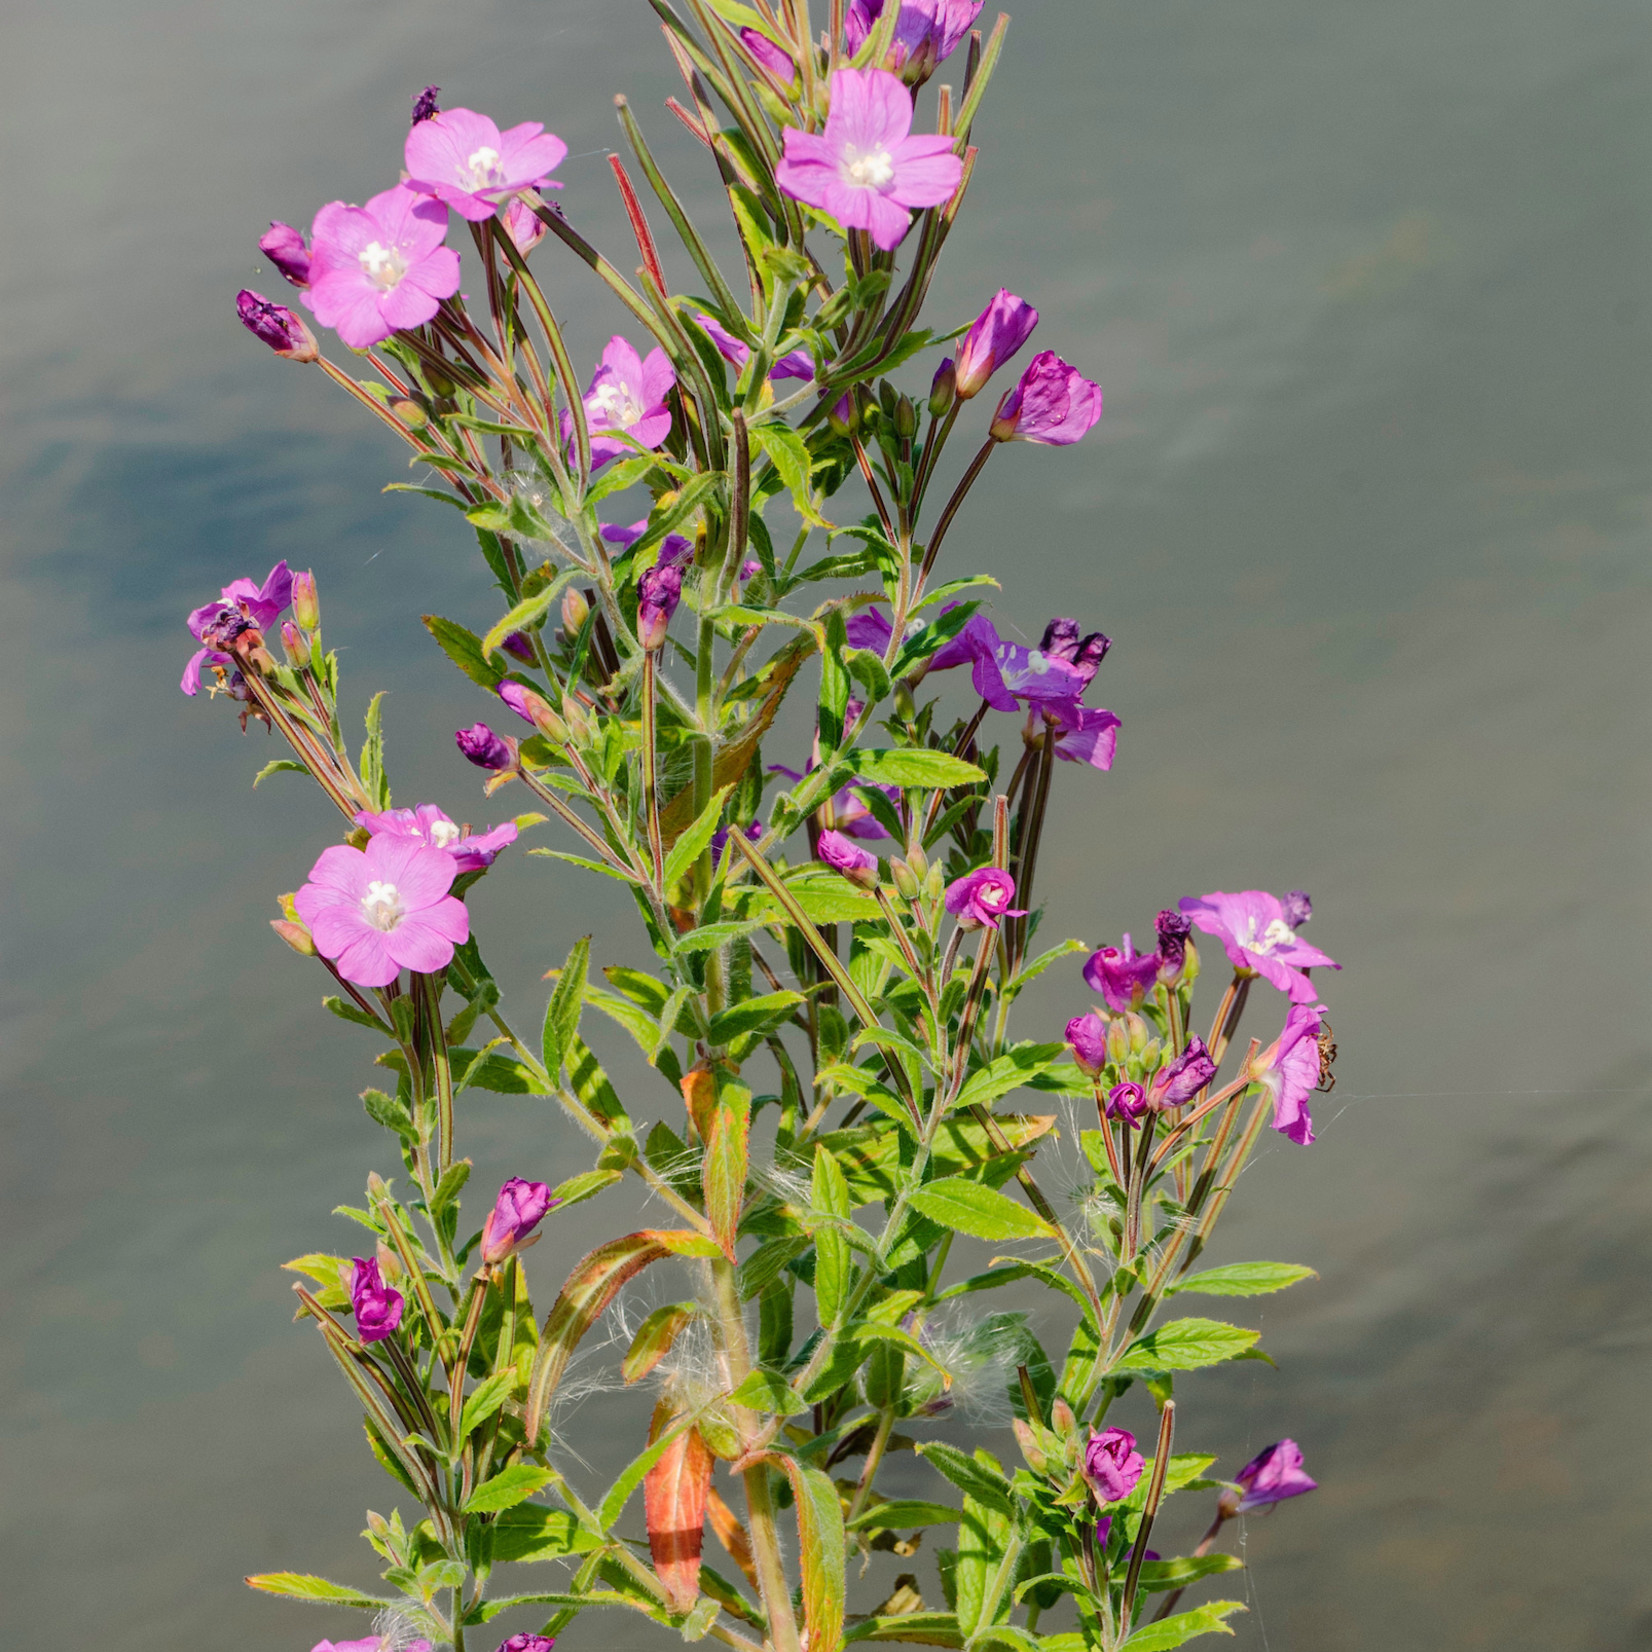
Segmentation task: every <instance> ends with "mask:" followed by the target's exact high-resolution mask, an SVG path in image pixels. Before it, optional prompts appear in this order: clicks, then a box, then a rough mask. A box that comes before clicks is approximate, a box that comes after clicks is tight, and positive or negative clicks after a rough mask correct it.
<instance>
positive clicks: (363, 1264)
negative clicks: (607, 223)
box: [350, 1256, 402, 1342]
mask: <svg viewBox="0 0 1652 1652" xmlns="http://www.w3.org/2000/svg"><path fill="white" fill-rule="evenodd" d="M352 1261H353V1263H354V1267H353V1270H352V1272H351V1274H350V1307H351V1309H352V1310H353V1311H354V1313H355V1316H356V1335H357V1337H359V1338H360V1340H361V1341H363V1342H383V1341H384V1339H385V1338H386V1337H387V1336H390V1335H391V1334H392V1333H393V1332H394V1331H395V1329H396V1327H397V1326H398V1325H400V1324H401V1322H402V1293H401V1292H400V1291H393V1290H391V1288H390V1287H389V1286H388V1285H387V1284H385V1282H384V1278H383V1276H382V1275H381V1274H380V1273H379V1264H378V1258H377V1257H373V1256H369V1257H366V1258H365V1259H364V1258H362V1257H360V1256H357V1257H353V1258H352Z"/></svg>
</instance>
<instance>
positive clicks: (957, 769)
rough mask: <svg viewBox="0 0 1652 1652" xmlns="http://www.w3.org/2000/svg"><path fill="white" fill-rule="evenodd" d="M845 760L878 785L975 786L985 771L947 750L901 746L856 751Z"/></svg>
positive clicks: (980, 780) (932, 787)
mask: <svg viewBox="0 0 1652 1652" xmlns="http://www.w3.org/2000/svg"><path fill="white" fill-rule="evenodd" d="M845 761H846V762H848V763H849V764H850V766H851V767H852V768H853V770H854V772H855V773H856V774H857V775H859V776H860V778H861V779H862V780H867V781H871V782H872V783H873V784H874V785H879V786H914V787H924V788H927V789H930V790H940V789H942V788H944V787H949V786H978V785H980V784H981V783H982V782H983V781H984V780H985V779H986V778H987V776H986V771H985V770H984V769H978V768H977V767H976V766H975V765H974V764H973V763H966V762H965V761H964V760H963V758H961V757H954V756H953V755H952V753H951V752H949V751H929V750H926V749H920V748H918V747H911V746H902V747H896V748H894V749H891V750H874V751H857V752H852V753H849V754H848V755H847V756H846V758H845Z"/></svg>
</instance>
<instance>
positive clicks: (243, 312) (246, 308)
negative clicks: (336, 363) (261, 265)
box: [235, 287, 321, 361]
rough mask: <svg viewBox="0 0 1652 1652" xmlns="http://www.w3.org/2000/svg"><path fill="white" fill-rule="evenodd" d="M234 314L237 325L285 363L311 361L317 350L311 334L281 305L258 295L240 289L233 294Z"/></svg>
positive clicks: (299, 320)
mask: <svg viewBox="0 0 1652 1652" xmlns="http://www.w3.org/2000/svg"><path fill="white" fill-rule="evenodd" d="M235 313H236V314H237V315H238V316H240V318H241V325H242V326H243V327H245V328H246V330H247V331H248V332H249V333H251V334H252V336H253V337H254V338H256V339H260V340H262V341H263V342H264V343H265V344H267V345H269V347H270V348H271V349H272V350H273V351H275V353H276V354H277V355H278V356H285V357H286V358H287V360H288V361H314V360H316V359H317V357H319V356H320V354H321V351H320V350H319V349H317V348H316V341H315V334H314V333H312V332H311V331H310V329H309V328H308V327H306V326H305V325H304V318H303V317H302V316H298V315H295V314H294V313H293V312H292V311H291V310H289V309H288V308H287V306H286V305H285V304H272V303H271V302H270V301H269V300H268V299H267V298H265V297H264V295H263V294H262V293H255V292H253V291H252V290H251V288H249V287H243V288H242V289H241V291H240V292H238V293H237V294H236V295H235Z"/></svg>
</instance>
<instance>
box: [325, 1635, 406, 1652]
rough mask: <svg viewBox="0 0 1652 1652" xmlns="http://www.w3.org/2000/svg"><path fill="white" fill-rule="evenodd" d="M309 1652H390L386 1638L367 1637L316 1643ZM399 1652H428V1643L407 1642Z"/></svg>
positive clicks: (383, 1636)
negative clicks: (355, 1639)
mask: <svg viewBox="0 0 1652 1652" xmlns="http://www.w3.org/2000/svg"><path fill="white" fill-rule="evenodd" d="M310 1652H391V1647H390V1640H389V1637H388V1636H385V1635H369V1636H368V1637H367V1639H366V1640H361V1641H317V1642H316V1643H315V1645H314V1646H313V1647H311V1648H310ZM399 1652H430V1642H429V1641H427V1640H422V1639H421V1640H416V1641H408V1642H407V1644H406V1645H405V1646H404V1647H401V1648H400V1649H399Z"/></svg>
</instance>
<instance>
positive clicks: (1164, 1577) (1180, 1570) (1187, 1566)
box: [1141, 1550, 1245, 1593]
mask: <svg viewBox="0 0 1652 1652" xmlns="http://www.w3.org/2000/svg"><path fill="white" fill-rule="evenodd" d="M1244 1569H1245V1563H1244V1561H1242V1560H1241V1559H1240V1558H1239V1556H1238V1555H1236V1554H1223V1553H1222V1552H1221V1551H1220V1550H1218V1551H1217V1552H1216V1553H1215V1554H1189V1555H1181V1556H1179V1557H1178V1558H1177V1559H1175V1560H1149V1561H1145V1562H1144V1563H1143V1565H1142V1569H1141V1586H1142V1588H1143V1589H1148V1590H1152V1591H1153V1592H1155V1593H1159V1592H1162V1591H1163V1590H1165V1589H1185V1588H1186V1587H1187V1586H1188V1584H1190V1583H1197V1582H1198V1581H1199V1579H1200V1578H1203V1577H1215V1576H1216V1575H1217V1574H1218V1573H1219V1572H1242V1571H1243V1570H1244Z"/></svg>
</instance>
